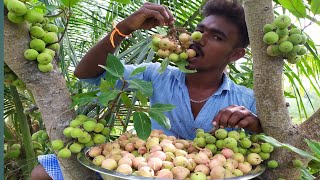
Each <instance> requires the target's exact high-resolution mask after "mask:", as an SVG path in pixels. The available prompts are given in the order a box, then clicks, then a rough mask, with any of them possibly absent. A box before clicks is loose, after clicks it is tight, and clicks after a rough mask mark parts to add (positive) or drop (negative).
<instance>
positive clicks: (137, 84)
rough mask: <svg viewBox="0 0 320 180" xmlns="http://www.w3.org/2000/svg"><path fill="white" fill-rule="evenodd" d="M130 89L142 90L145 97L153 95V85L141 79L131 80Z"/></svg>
mask: <svg viewBox="0 0 320 180" xmlns="http://www.w3.org/2000/svg"><path fill="white" fill-rule="evenodd" d="M128 82H129V84H130V85H129V87H128V88H129V89H136V90H140V91H141V92H142V93H143V94H144V95H146V96H148V97H150V96H152V93H153V87H152V83H151V82H148V81H144V80H141V79H133V80H129V81H128Z"/></svg>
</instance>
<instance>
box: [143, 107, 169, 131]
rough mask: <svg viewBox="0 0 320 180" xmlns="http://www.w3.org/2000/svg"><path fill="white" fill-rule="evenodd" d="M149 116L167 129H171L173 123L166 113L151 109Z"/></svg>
mask: <svg viewBox="0 0 320 180" xmlns="http://www.w3.org/2000/svg"><path fill="white" fill-rule="evenodd" d="M148 113H149V116H150V117H151V118H152V119H154V120H155V121H157V122H158V123H159V124H160V125H161V126H163V127H165V128H166V129H171V124H170V120H169V118H167V116H165V115H164V114H162V113H160V112H157V111H149V112H148Z"/></svg>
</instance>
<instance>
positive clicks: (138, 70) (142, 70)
mask: <svg viewBox="0 0 320 180" xmlns="http://www.w3.org/2000/svg"><path fill="white" fill-rule="evenodd" d="M146 69H147V66H142V67H138V68H136V69H135V70H133V71H132V73H131V74H130V77H131V76H135V75H137V74H140V73H142V72H144V71H145V70H146Z"/></svg>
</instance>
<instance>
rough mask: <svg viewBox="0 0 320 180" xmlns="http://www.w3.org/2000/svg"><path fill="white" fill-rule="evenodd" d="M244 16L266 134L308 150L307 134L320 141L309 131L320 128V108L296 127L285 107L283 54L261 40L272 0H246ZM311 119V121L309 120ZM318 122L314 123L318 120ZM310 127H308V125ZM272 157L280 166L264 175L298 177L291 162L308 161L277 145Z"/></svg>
mask: <svg viewBox="0 0 320 180" xmlns="http://www.w3.org/2000/svg"><path fill="white" fill-rule="evenodd" d="M244 7H245V16H246V22H247V27H248V33H249V39H250V46H251V49H252V56H253V61H254V63H253V73H254V92H255V97H256V101H257V114H258V117H259V119H260V121H261V125H262V128H263V130H264V132H265V133H266V134H268V135H269V136H272V137H274V138H276V139H277V140H279V141H280V142H283V143H286V144H291V145H293V146H295V147H297V148H300V149H302V150H308V149H307V145H306V143H305V142H304V141H303V140H304V138H312V139H315V140H318V141H319V136H318V137H317V136H316V135H315V136H310V134H309V135H308V133H309V132H308V131H307V130H308V128H310V127H311V126H312V130H314V131H313V132H316V130H315V128H318V129H319V126H320V125H319V117H320V115H319V114H320V112H319V111H318V113H317V114H315V115H314V116H313V118H310V119H308V120H307V121H306V122H305V123H304V124H303V126H301V127H295V126H294V125H293V124H292V121H291V118H290V116H289V112H288V110H287V107H286V102H285V98H284V95H283V89H282V75H283V70H282V69H283V64H284V61H283V58H281V57H271V56H268V55H267V53H266V49H267V45H266V44H265V43H264V42H263V41H262V39H263V27H264V25H265V24H267V23H271V22H272V21H273V19H274V14H273V7H272V0H265V1H260V0H246V1H245V2H244ZM309 122H310V123H312V125H311V124H310V123H309ZM317 122H318V124H315V123H317ZM306 127H308V128H306ZM271 158H272V159H276V160H277V161H278V162H279V167H278V168H276V169H274V170H267V171H266V172H265V173H264V174H263V178H264V179H277V178H280V177H282V178H285V179H299V177H300V172H299V171H298V170H297V169H295V168H294V167H293V165H292V160H293V159H295V158H299V159H301V160H302V161H303V162H305V163H307V162H308V159H302V157H300V156H299V155H297V154H295V153H292V152H288V150H285V149H279V148H277V149H276V150H275V152H274V153H272V157H271Z"/></svg>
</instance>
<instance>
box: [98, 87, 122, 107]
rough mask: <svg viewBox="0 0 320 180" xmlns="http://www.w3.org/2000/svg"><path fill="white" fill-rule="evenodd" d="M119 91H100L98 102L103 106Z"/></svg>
mask: <svg viewBox="0 0 320 180" xmlns="http://www.w3.org/2000/svg"><path fill="white" fill-rule="evenodd" d="M119 93H121V91H120V90H111V91H107V92H102V93H101V94H100V96H98V98H99V102H100V103H101V104H102V105H104V106H108V104H109V101H111V100H114V99H115V98H116V97H117V95H118V94H119Z"/></svg>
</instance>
